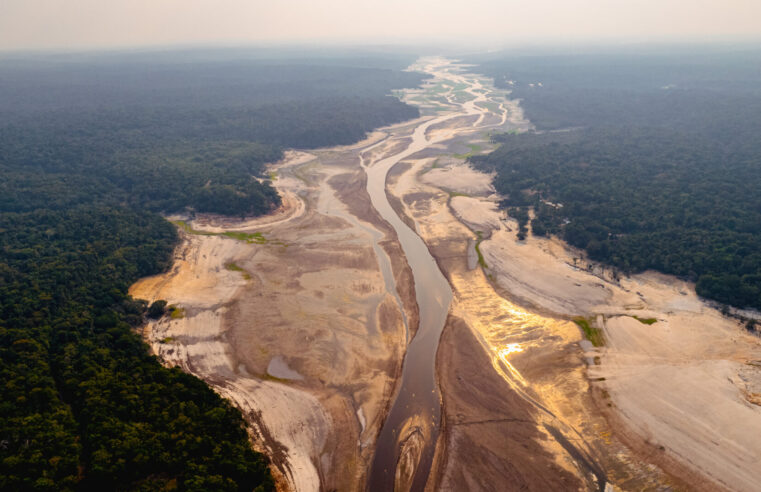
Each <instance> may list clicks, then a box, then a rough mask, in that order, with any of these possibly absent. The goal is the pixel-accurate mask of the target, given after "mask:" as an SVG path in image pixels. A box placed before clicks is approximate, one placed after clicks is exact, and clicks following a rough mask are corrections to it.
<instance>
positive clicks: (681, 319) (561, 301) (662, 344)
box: [399, 164, 761, 490]
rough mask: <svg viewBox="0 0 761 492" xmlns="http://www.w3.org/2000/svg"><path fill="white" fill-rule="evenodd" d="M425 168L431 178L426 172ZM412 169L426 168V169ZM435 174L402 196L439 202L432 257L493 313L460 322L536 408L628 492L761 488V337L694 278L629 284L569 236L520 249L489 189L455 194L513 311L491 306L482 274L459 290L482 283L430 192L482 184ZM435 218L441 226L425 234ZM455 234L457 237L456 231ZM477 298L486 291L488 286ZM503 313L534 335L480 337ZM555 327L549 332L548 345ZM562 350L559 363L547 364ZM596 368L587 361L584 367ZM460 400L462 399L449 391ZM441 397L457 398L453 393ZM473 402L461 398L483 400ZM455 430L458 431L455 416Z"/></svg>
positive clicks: (460, 215)
mask: <svg viewBox="0 0 761 492" xmlns="http://www.w3.org/2000/svg"><path fill="white" fill-rule="evenodd" d="M419 169H420V170H419V171H418V172H421V171H425V164H420V165H419ZM409 172H410V173H413V172H415V168H414V166H413V168H411V169H410V171H409ZM431 172H432V171H431ZM431 172H427V173H425V174H422V175H421V176H422V178H423V179H422V180H421V181H423V182H424V184H423V183H419V184H418V186H417V188H415V187H410V185H409V182H407V184H406V185H405V186H404V187H403V188H405V189H404V194H406V195H407V196H426V195H427V196H431V197H432V198H430V199H429V200H428V202H427V203H425V204H419V205H418V206H417V208H418V209H419V210H420V211H423V210H425V213H419V214H418V215H417V217H416V218H415V220H416V221H417V222H418V225H419V226H420V229H421V231H423V235H424V236H425V237H428V238H430V239H429V240H428V242H429V245H430V247H431V248H432V250H433V251H434V252H436V251H438V253H436V256H437V257H438V258H440V262H441V263H442V265H443V267H444V269H445V270H447V271H449V272H451V273H450V274H449V277H450V281H451V282H452V283H453V284H454V285H455V287H456V288H455V291H456V292H457V293H458V294H456V296H455V297H456V298H457V299H460V300H461V301H462V300H464V299H467V298H471V297H472V298H473V299H481V300H480V301H479V303H478V304H479V305H480V306H481V309H482V310H483V312H482V314H480V315H478V316H477V317H475V318H474V317H473V313H477V312H478V310H477V309H476V308H475V306H474V307H473V309H469V308H468V307H467V304H466V303H464V302H459V303H458V306H460V307H462V308H463V309H465V311H466V313H459V316H460V318H461V319H462V320H463V321H464V322H465V323H466V324H469V325H470V326H471V327H475V328H476V331H477V332H479V333H480V334H481V335H482V337H483V340H484V341H485V342H486V344H487V347H489V348H490V349H491V350H492V352H493V353H496V354H500V350H502V351H504V352H506V358H507V359H508V360H509V363H510V365H509V366H508V367H507V370H506V371H505V374H506V375H507V377H508V379H513V380H517V381H521V380H523V381H525V382H526V383H528V384H527V385H524V386H530V387H531V388H532V389H533V392H534V393H536V394H537V395H538V401H541V402H542V403H543V404H544V405H547V407H548V408H551V409H552V413H553V414H554V415H556V416H558V417H562V419H563V420H565V422H566V423H567V424H568V425H569V426H570V428H572V429H574V430H575V431H577V432H578V434H579V435H580V436H581V437H583V439H584V440H585V441H586V442H587V448H588V452H589V456H591V457H594V458H595V460H596V461H597V462H598V463H599V464H600V467H601V469H602V470H604V471H605V474H606V476H607V480H608V482H610V483H613V484H615V485H617V486H620V487H622V488H624V489H631V488H634V489H640V488H647V487H655V486H656V485H658V484H661V485H670V486H677V487H679V486H681V487H684V488H689V489H692V490H721V489H729V490H755V489H757V486H758V483H759V480H760V479H761V461H759V459H761V458H760V457H761V445H760V444H759V441H758V439H756V436H758V435H759V432H761V427H759V426H761V407H759V406H758V403H759V388H760V386H759V382H761V370H760V367H759V366H760V365H759V360H760V359H761V341H759V339H758V338H757V337H754V336H751V335H749V334H748V333H747V332H745V330H744V329H743V327H742V326H741V325H740V324H739V323H738V322H737V321H735V320H733V319H729V318H727V317H725V316H722V315H721V313H719V312H718V311H717V310H716V309H713V308H712V307H710V306H709V305H707V304H706V303H704V302H703V301H701V300H700V299H699V298H698V297H697V295H696V294H695V291H694V286H692V285H689V284H687V283H685V282H681V281H679V280H677V279H674V278H672V277H668V276H665V275H660V274H656V273H645V274H641V275H635V276H632V277H629V278H618V277H617V275H615V274H614V273H613V272H612V271H610V270H606V269H605V268H603V267H602V266H600V265H593V264H589V263H587V262H585V261H584V260H583V254H582V253H581V252H579V251H575V250H573V249H571V248H568V247H567V246H565V245H564V244H563V243H561V242H560V241H558V240H554V239H538V238H535V237H529V239H528V240H526V241H518V240H517V237H516V231H517V224H515V223H514V222H513V221H512V220H509V219H508V218H507V217H506V216H505V215H504V214H502V213H501V212H500V211H498V210H497V208H496V204H495V197H493V196H489V195H488V192H487V191H484V192H483V193H482V194H481V196H469V197H465V196H454V197H449V199H448V209H449V211H451V212H452V214H453V215H454V216H456V217H457V219H459V222H460V223H462V224H466V225H467V227H468V228H469V229H470V231H472V233H478V234H479V235H480V236H481V237H483V238H484V239H483V240H482V241H479V240H478V239H477V237H474V238H473V242H472V244H476V243H477V244H478V250H479V252H480V256H481V261H482V263H483V265H484V266H485V267H486V268H485V269H484V271H485V272H486V275H488V280H489V281H488V284H489V285H490V286H494V289H495V291H496V292H498V293H499V294H500V295H501V298H502V299H503V301H504V302H505V303H506V304H507V305H506V306H503V307H501V308H500V307H498V306H494V305H492V306H490V305H488V304H486V303H485V298H486V295H484V294H482V293H476V288H475V287H473V286H479V282H475V281H474V280H473V279H472V278H471V279H470V280H468V281H467V282H460V275H463V278H467V276H469V275H470V276H471V277H472V274H470V273H467V272H466V273H457V271H456V269H455V268H453V267H449V268H447V264H451V263H455V262H456V261H457V260H454V259H453V258H457V257H461V255H465V256H467V255H466V253H465V252H463V251H461V252H460V253H459V254H456V253H455V252H454V251H453V250H452V248H451V246H446V240H445V239H443V238H451V237H452V235H453V234H452V231H453V228H452V226H451V225H450V226H447V225H445V224H446V221H444V220H443V219H441V216H442V215H444V214H445V212H444V211H443V206H441V205H440V206H439V209H440V210H441V211H440V212H438V214H435V213H432V211H431V210H432V209H435V208H436V205H435V202H436V198H435V194H434V193H433V192H432V191H431V190H430V189H429V190H425V185H430V184H438V186H440V187H441V188H446V189H449V191H450V195H451V191H457V190H458V189H461V190H465V189H468V187H469V186H471V185H470V184H468V183H464V184H463V185H462V186H461V187H460V188H457V189H452V188H451V186H452V183H451V180H446V179H439V180H437V179H436V176H437V175H436V174H431ZM444 175H445V173H442V176H444ZM399 181H400V183H404V180H402V179H401V178H400V180H399ZM402 200H404V198H403V197H402ZM438 200H439V202H440V203H442V204H443V203H445V201H446V200H447V199H446V198H445V197H444V195H443V194H442V195H439V198H438ZM436 215H438V216H439V219H438V220H437V221H436V223H435V224H434V223H431V224H430V225H425V222H426V221H428V222H430V219H427V218H430V217H432V216H436ZM445 228H448V229H449V232H446V233H444V232H443V231H444V229H445ZM426 231H428V232H426ZM438 231H442V232H438ZM460 270H462V266H460ZM458 285H463V286H466V287H463V288H458V287H457V286H458ZM478 288H479V289H485V290H488V289H487V288H486V286H484V285H483V283H481V284H480V286H479V287H478ZM500 311H502V312H505V311H507V312H508V313H510V314H511V315H510V317H511V318H512V320H511V322H512V323H515V322H516V320H517V319H519V318H521V317H524V319H525V320H527V321H528V322H524V323H523V327H524V328H523V332H522V333H521V332H517V331H516V330H515V329H514V328H504V327H503V328H500V327H499V324H500V323H499V320H498V319H495V320H494V321H492V322H491V323H488V324H486V325H482V326H480V327H479V324H480V323H481V322H479V319H480V320H485V319H488V316H489V315H488V313H492V315H494V313H498V312H500ZM579 316H580V317H584V318H586V319H587V320H588V321H589V323H590V325H591V326H592V327H593V328H596V329H599V330H600V331H601V333H602V336H603V337H604V340H605V342H604V346H602V347H594V346H592V344H591V343H589V342H587V341H586V340H584V341H581V342H580V339H581V337H580V335H579V334H578V333H579V330H578V328H576V327H575V326H573V325H572V324H570V323H568V322H566V321H563V320H564V319H570V318H575V317H579ZM503 324H504V322H503ZM518 324H520V323H518ZM453 330H454V329H453ZM544 330H547V331H546V333H545V335H541V336H539V332H541V331H544ZM574 331H576V334H574V333H573V332H574ZM505 335H507V336H505ZM454 336H455V335H446V334H445V337H444V339H443V343H442V347H441V349H440V354H439V357H440V360H441V361H442V362H441V366H440V367H442V369H440V370H441V371H442V385H443V386H444V388H446V384H448V382H454V381H452V377H451V376H449V377H448V376H447V371H445V370H444V369H443V368H444V367H446V366H447V365H448V363H445V362H443V361H444V360H446V359H447V358H448V357H451V355H448V354H450V352H448V350H447V341H448V340H449V339H450V338H448V337H454ZM460 336H462V335H460ZM503 337H504V338H503ZM500 339H502V340H500ZM561 340H562V341H561ZM559 342H560V343H559ZM579 342H580V344H579ZM456 343H457V344H458V345H462V344H463V341H462V340H459V341H457V342H456ZM500 343H501V344H502V345H501V346H502V348H501V349H500V348H499V347H500ZM580 346H581V347H583V348H582V349H580V348H579V347H580ZM551 347H554V349H552V352H553V353H554V356H551V357H550V358H548V357H547V356H546V354H547V349H548V348H551ZM504 352H503V353H504ZM581 352H583V354H582V353H581ZM540 354H545V355H540ZM563 354H565V356H563ZM584 360H585V361H586V364H584V363H581V361H584ZM502 362H504V361H502ZM587 364H588V369H586V370H585V367H584V365H587ZM560 368H563V369H562V372H564V373H565V376H564V377H559V375H556V379H555V380H554V381H552V379H551V377H549V376H551V375H552V374H553V373H554V372H555V371H556V370H557V369H560ZM540 372H541V373H544V374H540ZM460 377H462V374H461V375H460ZM458 381H459V380H458ZM551 381H552V382H551ZM550 382H551V384H547V383H550ZM520 386H521V384H518V385H517V387H518V388H520ZM458 391H460V392H462V391H463V390H462V388H460V389H459V390H458V389H457V388H455V389H454V390H450V391H449V393H450V394H452V393H455V394H456V393H457V392H458ZM469 391H471V393H473V392H475V391H476V390H469ZM443 393H444V395H445V402H446V395H447V390H446V389H443ZM475 395H477V393H475ZM473 396H474V395H471V398H465V399H463V400H465V401H472V397H473ZM574 407H575V408H574ZM601 417H602V418H601ZM452 425H454V426H455V428H456V427H457V425H458V424H457V419H454V422H452ZM448 434H449V435H450V440H451V441H452V443H453V447H454V448H455V449H457V446H458V445H460V444H461V443H458V441H457V440H456V438H454V437H453V435H455V434H456V432H450V433H448ZM487 435H488V433H487ZM467 452H468V453H471V452H472V450H470V449H469V450H468V451H467ZM450 461H451V460H450ZM655 466H657V467H659V468H660V470H657V469H655ZM463 468H466V467H464V466H463ZM444 470H445V471H444V472H443V479H442V480H443V481H442V482H441V483H442V484H444V485H445V484H447V483H452V482H451V480H455V482H454V483H456V484H457V485H459V486H467V485H466V484H468V483H470V482H468V481H467V480H472V479H475V478H480V479H483V477H484V476H485V474H487V473H488V472H487V471H485V470H483V471H477V473H476V474H474V475H473V476H470V475H467V474H465V472H463V471H462V470H460V471H458V472H457V473H455V472H451V471H446V467H445V468H444ZM458 477H459V478H458ZM495 478H496V477H495ZM473 483H476V482H473ZM454 488H456V487H454Z"/></svg>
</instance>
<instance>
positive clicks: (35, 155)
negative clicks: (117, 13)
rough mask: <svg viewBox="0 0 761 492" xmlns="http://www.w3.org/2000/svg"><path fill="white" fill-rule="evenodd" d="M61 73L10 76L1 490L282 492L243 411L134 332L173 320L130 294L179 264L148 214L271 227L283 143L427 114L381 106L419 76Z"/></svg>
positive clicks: (2, 208)
mask: <svg viewBox="0 0 761 492" xmlns="http://www.w3.org/2000/svg"><path fill="white" fill-rule="evenodd" d="M170 58H171V57H170ZM65 59H67V60H69V62H71V63H70V64H67V63H69V62H67V63H63V64H60V63H59V62H57V61H56V62H48V61H46V62H44V63H43V62H41V61H40V60H37V61H33V62H4V63H3V64H1V65H0V176H2V179H0V490H93V491H95V490H98V491H100V490H162V489H177V490H198V491H206V490H235V491H237V490H240V491H251V490H257V491H263V490H271V489H272V488H273V483H272V479H271V477H270V475H269V471H268V469H267V461H266V458H264V457H263V456H261V455H259V454H258V453H255V452H254V451H253V450H252V449H251V447H250V443H249V441H248V435H247V432H246V429H245V427H244V421H243V419H242V417H241V414H240V412H239V411H238V410H237V409H235V408H233V407H232V406H231V405H230V404H229V403H228V402H227V401H226V400H223V399H222V398H221V397H219V396H218V395H217V394H216V393H215V392H214V391H212V390H211V389H210V388H209V387H208V386H207V385H206V384H205V383H203V382H202V381H200V380H199V379H197V378H195V377H193V376H190V375H188V374H185V373H183V372H182V371H181V370H179V369H166V368H163V367H162V366H161V364H160V363H159V361H158V360H157V359H156V358H155V357H153V356H151V355H149V352H148V347H147V346H146V345H145V344H144V343H143V342H142V341H141V339H140V337H139V336H138V335H137V334H136V333H135V330H134V327H137V326H139V325H140V324H141V323H142V322H143V318H144V315H145V314H146V311H148V314H149V315H151V316H154V317H157V316H160V315H162V314H163V313H164V311H165V309H166V303H164V302H162V303H159V302H157V303H154V304H153V305H152V306H151V307H150V308H149V309H148V308H147V306H146V303H145V302H143V301H138V300H134V299H131V298H129V297H128V296H127V289H128V287H129V286H130V285H131V284H132V283H133V282H135V280H137V279H138V278H140V277H143V276H146V275H153V274H156V273H159V272H161V271H163V270H165V269H167V268H168V267H169V265H170V262H171V256H172V250H173V248H174V246H175V244H176V240H177V233H176V230H175V227H174V226H173V225H172V224H170V223H169V222H167V221H166V220H164V219H163V218H162V217H161V216H160V215H158V214H157V212H173V211H181V210H183V209H186V208H189V209H192V210H195V211H202V212H214V213H221V214H235V215H246V214H254V215H255V214H261V213H264V212H267V211H269V210H270V209H271V208H272V207H274V206H276V205H277V204H278V203H279V197H278V196H277V194H276V192H275V191H274V189H273V188H271V187H270V186H269V184H267V182H266V181H260V180H259V179H257V176H259V175H260V174H261V170H262V166H263V165H264V164H265V163H267V162H271V161H274V160H277V159H279V158H280V157H281V155H282V150H281V149H282V146H294V147H312V146H323V145H334V144H340V143H350V142H353V141H356V140H358V139H360V138H362V137H363V136H364V134H365V132H366V131H368V130H370V129H372V128H373V127H375V126H380V125H385V124H389V123H393V122H396V121H399V120H401V119H405V118H409V117H413V116H416V115H417V111H416V110H414V108H411V107H409V106H407V105H404V104H402V103H400V102H399V101H398V100H396V99H393V98H388V97H385V96H384V94H385V93H387V92H388V91H389V90H390V89H393V88H399V87H402V86H404V85H415V84H416V83H417V81H419V77H418V76H417V75H414V74H407V73H404V74H403V73H400V72H394V71H391V70H374V69H346V68H341V67H331V68H327V67H322V68H320V67H306V66H297V67H282V66H281V67H270V68H269V69H265V68H263V67H262V66H261V64H260V65H256V66H247V65H246V64H245V63H244V64H241V63H240V62H235V63H232V62H228V63H227V64H225V63H210V62H207V63H206V64H199V65H195V64H193V63H188V64H184V63H180V64H176V65H172V66H169V67H168V68H167V66H165V64H164V63H160V64H153V65H152V64H151V63H146V62H145V61H141V60H137V61H136V60H134V59H131V60H129V61H128V62H124V63H123V64H113V65H112V64H110V62H108V61H105V62H104V60H103V59H101V60H95V61H97V63H95V62H94V61H93V60H92V59H87V57H84V59H78V58H77V57H76V56H73V57H71V58H65ZM72 60H73V62H72ZM83 61H84V62H85V63H82V62H83ZM231 63H232V64H231ZM268 70H270V71H269V72H268ZM255 239H257V241H258V239H259V238H255ZM261 239H262V240H263V238H261ZM162 304H163V305H162ZM180 314H181V312H180Z"/></svg>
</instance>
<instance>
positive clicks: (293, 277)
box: [130, 135, 417, 490]
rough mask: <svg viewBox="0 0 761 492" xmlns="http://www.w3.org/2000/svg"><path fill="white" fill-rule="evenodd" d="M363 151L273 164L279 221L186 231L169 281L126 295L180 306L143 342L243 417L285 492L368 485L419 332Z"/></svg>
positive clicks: (218, 223)
mask: <svg viewBox="0 0 761 492" xmlns="http://www.w3.org/2000/svg"><path fill="white" fill-rule="evenodd" d="M378 137H379V135H371V137H370V138H369V139H368V140H367V141H366V142H363V144H364V145H360V146H359V147H362V146H366V145H370V144H373V143H376V142H377V141H378V140H379V138H378ZM356 150H357V147H342V148H339V149H330V150H320V151H316V152H314V154H303V153H291V154H289V155H288V156H287V158H286V160H285V161H284V162H281V163H277V164H275V165H273V166H272V172H273V173H276V174H277V179H276V180H275V182H274V183H275V185H276V186H277V188H278V190H279V191H280V193H281V196H283V197H284V200H283V203H284V204H283V207H282V209H281V210H278V211H276V212H275V213H274V214H272V215H271V216H267V217H261V218H257V219H251V220H247V221H232V220H229V219H226V218H221V217H212V216H206V217H199V218H196V219H194V220H189V221H188V222H187V224H188V225H187V226H186V227H185V229H184V232H182V236H183V237H182V244H181V246H180V247H179V248H178V250H177V252H176V257H175V262H174V266H173V267H172V270H171V271H170V272H168V273H167V274H164V275H159V276H156V277H150V278H146V279H143V280H141V281H140V282H138V283H137V284H135V285H134V286H133V287H132V289H131V291H130V292H131V294H132V295H133V296H135V297H139V298H144V299H148V300H154V299H166V300H167V301H168V302H169V303H170V304H174V305H176V306H177V307H179V308H180V310H179V311H177V313H181V315H176V316H175V317H174V318H172V317H168V318H165V319H162V320H160V321H158V322H155V323H151V324H150V325H148V326H147V327H146V332H145V336H146V338H147V340H148V341H149V342H150V344H151V346H152V348H153V350H154V352H155V353H156V354H158V355H159V356H160V357H161V359H162V360H163V361H164V363H166V364H167V365H179V366H180V367H182V368H183V369H184V370H186V371H188V372H191V373H193V374H196V375H197V376H199V377H201V378H202V379H204V380H205V381H207V382H208V383H209V384H211V385H212V386H213V387H214V388H215V389H216V390H217V391H219V392H220V393H221V394H222V395H224V396H226V397H228V398H229V399H230V400H232V401H233V402H235V404H236V405H237V406H238V407H239V408H241V409H242V410H243V411H244V414H245V416H246V418H247V420H248V421H249V423H250V424H251V429H252V439H253V441H254V443H255V444H256V446H257V447H258V448H259V449H261V450H262V451H264V452H265V453H267V454H268V455H269V456H271V457H272V459H273V465H274V466H273V468H274V470H273V471H274V472H275V474H276V476H277V477H278V478H279V480H280V483H279V487H280V488H282V489H291V490H320V489H339V490H356V489H359V488H361V487H362V485H361V484H362V483H363V481H364V476H365V474H366V469H367V466H368V461H369V459H370V457H371V455H372V450H373V444H374V441H375V438H376V436H377V434H378V431H379V427H380V425H381V423H382V422H383V418H384V416H385V413H386V411H387V407H388V405H389V400H390V397H391V395H392V394H393V391H394V388H395V385H396V380H397V378H398V374H399V372H400V371H401V360H402V357H403V353H404V350H405V344H406V339H407V337H408V334H407V326H406V323H405V321H407V322H408V323H407V324H409V325H411V326H416V323H417V318H416V316H417V314H416V312H417V311H416V305H415V303H414V292H412V291H410V290H409V288H408V287H409V286H411V285H412V282H411V281H409V279H408V278H407V277H408V276H409V271H408V267H407V265H406V262H405V261H404V258H403V256H402V255H401V254H400V251H398V249H397V248H398V246H397V245H396V243H395V241H394V236H393V231H391V230H389V229H388V227H387V226H386V225H385V224H383V223H382V222H381V221H379V220H378V218H377V216H376V215H374V214H373V209H372V208H371V207H370V206H369V204H368V203H366V201H367V200H368V197H367V195H366V194H363V189H364V188H363V187H364V180H363V175H362V172H361V169H359V168H358V166H357V165H356V162H357V161H358V158H357V156H356V154H355V152H356ZM230 232H234V234H232V235H230V234H228V235H225V233H230ZM384 267H385V268H384ZM387 276H390V277H391V278H386V277H387ZM397 283H398V284H399V286H400V287H399V289H397V288H396V284H397Z"/></svg>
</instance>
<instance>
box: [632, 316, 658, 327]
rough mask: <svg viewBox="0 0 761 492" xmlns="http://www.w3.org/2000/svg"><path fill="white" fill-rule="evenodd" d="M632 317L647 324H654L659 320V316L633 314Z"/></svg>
mask: <svg viewBox="0 0 761 492" xmlns="http://www.w3.org/2000/svg"><path fill="white" fill-rule="evenodd" d="M632 318H634V319H636V320H637V321H639V322H640V323H642V324H645V325H652V324H654V323H657V322H658V319H657V318H640V317H639V316H632Z"/></svg>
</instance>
